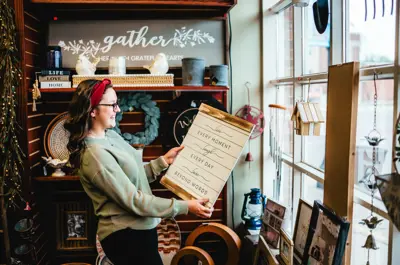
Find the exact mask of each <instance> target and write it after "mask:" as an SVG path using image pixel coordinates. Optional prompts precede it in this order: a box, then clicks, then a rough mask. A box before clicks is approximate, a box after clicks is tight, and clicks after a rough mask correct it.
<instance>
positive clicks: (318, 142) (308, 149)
mask: <svg viewBox="0 0 400 265" xmlns="http://www.w3.org/2000/svg"><path fill="white" fill-rule="evenodd" d="M308 87H309V88H308ZM327 88H328V86H327V84H326V83H324V84H312V85H310V86H308V85H305V86H303V90H304V92H305V93H306V94H308V97H307V98H308V99H309V101H310V102H318V103H319V106H320V109H321V112H322V115H324V120H325V121H326V107H327V106H326V103H327ZM308 90H309V91H308ZM325 135H326V122H325V123H322V124H321V132H320V135H319V136H303V144H304V148H303V150H304V156H303V159H302V161H303V162H304V163H306V164H309V165H310V166H313V167H315V168H316V169H320V170H322V171H323V170H324V168H325Z"/></svg>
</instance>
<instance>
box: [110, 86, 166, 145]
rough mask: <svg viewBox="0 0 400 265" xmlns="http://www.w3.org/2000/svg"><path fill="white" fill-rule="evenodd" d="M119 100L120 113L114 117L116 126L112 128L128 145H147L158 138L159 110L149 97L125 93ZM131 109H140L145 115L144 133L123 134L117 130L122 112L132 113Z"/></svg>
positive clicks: (141, 94) (142, 94)
mask: <svg viewBox="0 0 400 265" xmlns="http://www.w3.org/2000/svg"><path fill="white" fill-rule="evenodd" d="M123 95H124V96H123V97H121V98H120V100H119V102H118V105H119V107H120V109H121V112H119V113H117V115H116V117H115V121H116V125H115V127H114V128H113V130H114V131H116V132H117V133H118V134H119V135H121V136H122V137H123V138H124V139H125V141H126V142H128V143H129V144H145V145H149V144H150V143H151V142H153V141H154V139H156V138H157V136H158V128H159V126H160V125H159V122H158V120H159V118H160V109H159V108H158V107H157V106H156V102H154V101H152V100H151V95H148V94H144V93H125V94H123ZM133 109H142V110H143V111H144V113H145V114H146V117H145V119H144V127H145V130H144V132H137V133H134V134H132V133H123V134H121V130H120V129H119V122H120V121H121V120H122V115H123V112H125V111H132V110H133Z"/></svg>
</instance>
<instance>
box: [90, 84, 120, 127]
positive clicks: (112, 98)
mask: <svg viewBox="0 0 400 265" xmlns="http://www.w3.org/2000/svg"><path fill="white" fill-rule="evenodd" d="M117 100H118V98H117V93H115V90H114V89H112V88H108V89H107V90H106V92H105V93H104V94H103V97H102V98H101V101H100V103H99V105H98V106H97V107H96V108H95V109H94V110H93V112H92V117H94V119H92V122H93V127H99V128H102V129H109V128H112V127H114V126H115V115H116V114H117V112H120V111H121V109H120V108H119V106H118V105H116V107H115V108H114V107H113V105H112V104H115V103H117Z"/></svg>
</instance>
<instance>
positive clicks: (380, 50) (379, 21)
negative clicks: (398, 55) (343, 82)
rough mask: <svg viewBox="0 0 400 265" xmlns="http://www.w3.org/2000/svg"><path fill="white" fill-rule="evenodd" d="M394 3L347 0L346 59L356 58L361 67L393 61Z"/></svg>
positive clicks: (352, 59)
mask: <svg viewBox="0 0 400 265" xmlns="http://www.w3.org/2000/svg"><path fill="white" fill-rule="evenodd" d="M396 2H397V1H391V0H382V1H364V0H348V3H349V4H348V7H349V8H348V11H349V14H348V17H349V20H348V23H347V28H348V32H346V33H347V49H346V51H347V54H346V61H348V62H349V61H359V62H360V64H361V66H363V67H364V66H376V65H383V64H393V62H394V47H395V15H394V10H396ZM365 3H366V4H367V6H365ZM392 3H393V5H394V6H393V7H392ZM383 4H384V5H383ZM374 5H375V7H376V12H375V18H374ZM383 7H384V8H383ZM392 8H393V14H392Z"/></svg>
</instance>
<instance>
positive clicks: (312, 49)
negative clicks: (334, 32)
mask: <svg viewBox="0 0 400 265" xmlns="http://www.w3.org/2000/svg"><path fill="white" fill-rule="evenodd" d="M303 21H304V71H303V73H304V74H305V75H306V74H314V73H321V72H328V65H329V49H330V24H328V27H327V28H326V30H325V32H324V33H323V34H319V33H318V31H317V29H316V28H315V23H314V16H313V7H312V4H311V3H310V4H309V5H308V7H307V8H305V9H304V20H303Z"/></svg>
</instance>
